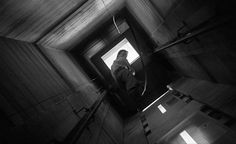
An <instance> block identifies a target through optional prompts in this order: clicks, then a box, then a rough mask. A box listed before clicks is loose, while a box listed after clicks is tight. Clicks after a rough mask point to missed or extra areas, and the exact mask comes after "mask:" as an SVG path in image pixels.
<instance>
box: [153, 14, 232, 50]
mask: <svg viewBox="0 0 236 144" xmlns="http://www.w3.org/2000/svg"><path fill="white" fill-rule="evenodd" d="M229 20H231V18H223V19H221V20H220V21H213V22H212V21H211V22H210V23H209V24H207V25H206V26H205V27H202V28H199V29H197V30H193V31H191V32H188V33H186V34H185V35H184V36H182V37H180V38H178V37H177V38H176V39H174V40H173V41H170V42H167V43H165V44H163V45H162V46H159V47H157V48H156V49H155V50H154V53H156V52H159V51H161V50H164V49H166V48H169V47H172V46H174V45H176V44H179V43H182V42H185V41H186V40H188V39H190V38H193V37H196V36H198V35H200V34H203V33H206V32H208V31H211V30H213V29H216V28H218V27H219V26H222V25H223V24H225V23H227V22H228V21H229Z"/></svg>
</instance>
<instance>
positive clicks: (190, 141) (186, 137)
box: [180, 130, 198, 144]
mask: <svg viewBox="0 0 236 144" xmlns="http://www.w3.org/2000/svg"><path fill="white" fill-rule="evenodd" d="M180 136H181V137H182V138H183V140H184V141H185V142H186V144H198V143H197V142H196V141H195V140H194V139H193V138H192V137H191V136H190V135H189V134H188V133H187V132H186V131H185V130H184V131H183V132H181V133H180Z"/></svg>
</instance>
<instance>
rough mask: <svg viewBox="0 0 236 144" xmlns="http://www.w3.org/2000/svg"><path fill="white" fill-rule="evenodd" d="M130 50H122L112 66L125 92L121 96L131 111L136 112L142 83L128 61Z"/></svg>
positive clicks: (114, 75) (113, 72)
mask: <svg viewBox="0 0 236 144" xmlns="http://www.w3.org/2000/svg"><path fill="white" fill-rule="evenodd" d="M127 56H128V51H126V50H120V51H119V52H118V54H117V57H116V59H115V60H114V62H113V64H112V66H111V73H112V76H113V78H114V79H115V80H116V82H117V84H118V85H119V87H120V89H121V90H122V91H123V92H124V93H123V95H122V96H121V97H122V98H123V100H124V101H125V103H126V106H127V108H128V110H129V111H130V112H136V111H137V108H138V99H139V97H140V96H141V90H142V85H141V83H140V81H138V80H137V79H136V78H135V77H134V75H135V71H134V69H133V68H132V67H131V66H130V64H129V62H128V61H127V59H126V58H127Z"/></svg>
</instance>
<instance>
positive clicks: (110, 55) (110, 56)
mask: <svg viewBox="0 0 236 144" xmlns="http://www.w3.org/2000/svg"><path fill="white" fill-rule="evenodd" d="M122 49H124V50H127V51H128V57H127V60H128V62H129V63H130V64H132V63H134V62H135V61H136V60H137V59H138V58H139V54H138V53H137V51H136V50H135V49H134V48H133V46H132V45H131V44H130V43H129V41H128V40H127V39H126V38H124V39H123V40H122V41H121V42H119V43H118V44H117V45H115V46H114V47H113V48H112V49H111V50H109V51H108V52H107V53H105V54H104V55H103V56H102V57H101V58H102V60H103V61H104V62H105V64H106V65H107V67H108V68H109V69H111V65H112V64H113V61H114V60H115V59H116V56H117V53H118V52H119V51H120V50H122Z"/></svg>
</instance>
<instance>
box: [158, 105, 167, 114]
mask: <svg viewBox="0 0 236 144" xmlns="http://www.w3.org/2000/svg"><path fill="white" fill-rule="evenodd" d="M158 109H159V110H160V111H161V113H165V112H166V109H165V108H164V107H163V106H162V105H161V104H160V105H159V106H158Z"/></svg>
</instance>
